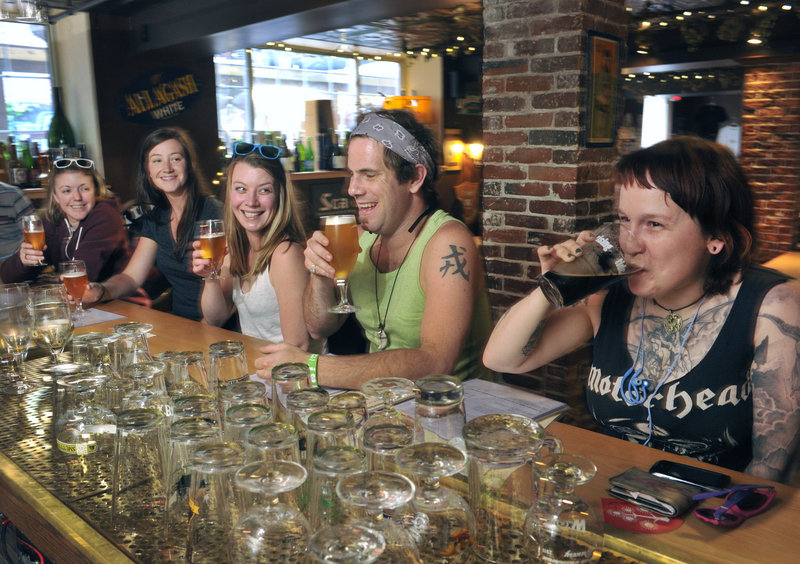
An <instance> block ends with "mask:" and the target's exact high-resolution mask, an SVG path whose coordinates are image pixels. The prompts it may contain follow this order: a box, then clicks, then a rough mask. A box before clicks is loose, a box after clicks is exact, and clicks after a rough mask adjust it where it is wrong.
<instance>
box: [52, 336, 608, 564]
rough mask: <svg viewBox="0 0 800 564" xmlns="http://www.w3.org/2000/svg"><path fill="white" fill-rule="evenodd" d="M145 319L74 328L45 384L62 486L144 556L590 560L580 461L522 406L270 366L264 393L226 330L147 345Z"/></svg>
mask: <svg viewBox="0 0 800 564" xmlns="http://www.w3.org/2000/svg"><path fill="white" fill-rule="evenodd" d="M151 333H152V326H150V325H148V324H146V323H121V324H118V325H117V326H115V327H114V329H113V332H112V333H87V334H83V335H80V336H78V337H76V338H75V339H74V341H73V363H72V366H73V370H72V371H73V372H75V373H73V374H63V375H59V377H54V378H53V384H52V386H53V393H54V415H53V422H54V434H53V435H54V439H55V444H54V452H55V455H54V456H55V457H56V459H57V460H58V463H59V464H61V465H62V467H63V468H64V469H66V472H65V475H66V476H67V478H66V480H65V484H64V488H65V489H66V490H67V491H68V492H69V496H68V497H69V498H70V499H74V500H86V499H94V498H96V499H98V500H100V501H101V502H102V503H101V506H102V507H104V508H105V509H104V511H107V513H106V514H105V517H103V522H104V523H111V525H112V529H113V531H114V532H115V534H116V535H117V536H118V538H120V539H124V542H123V544H125V545H127V546H128V547H130V549H131V550H132V551H133V552H134V553H135V554H136V555H137V556H138V557H140V558H142V559H144V560H145V561H191V562H246V563H247V562H254V563H255V562H279V561H288V562H304V561H306V559H309V558H311V559H316V560H318V561H323V562H372V561H378V562H426V563H427V562H441V563H445V562H447V563H450V562H472V561H486V562H511V561H522V562H525V561H531V562H554V561H562V562H589V561H591V560H592V559H593V558H596V557H597V554H598V551H597V549H598V547H602V529H598V526H597V520H596V519H594V517H593V516H592V514H591V511H590V510H589V509H588V506H587V505H586V504H585V503H582V502H580V500H579V499H578V498H576V497H575V496H574V493H573V492H572V488H574V485H575V484H576V483H583V482H584V481H587V480H588V479H590V478H591V477H592V475H593V473H594V471H595V470H594V468H593V465H591V463H590V462H588V461H585V460H583V459H580V457H574V456H572V457H571V456H569V455H565V454H560V451H561V444H560V442H559V441H558V439H557V438H555V437H553V436H551V435H548V434H547V433H546V432H545V431H544V429H542V428H541V427H540V426H539V425H538V424H537V423H536V422H535V421H533V420H531V419H528V418H525V417H521V416H516V415H488V416H483V417H478V418H474V419H472V420H469V421H467V418H466V413H465V407H464V392H463V387H462V385H461V383H460V382H459V381H458V380H457V379H455V378H453V377H450V376H430V377H427V378H423V379H421V380H419V381H418V382H416V383H412V382H411V381H409V380H406V379H403V378H375V379H373V380H371V381H370V382H368V383H366V384H365V385H364V386H363V387H362V389H361V390H360V391H345V392H339V393H331V392H329V391H327V390H325V389H321V388H316V387H313V386H311V384H310V381H309V374H308V367H307V366H306V365H304V364H285V365H281V366H278V367H276V368H275V369H274V371H273V373H272V379H271V382H270V385H269V388H270V390H269V392H270V393H267V392H268V390H267V386H266V385H265V383H264V382H262V381H256V380H251V379H250V378H249V375H248V374H247V362H246V359H245V357H244V350H243V346H242V344H241V343H239V342H236V341H224V342H220V343H215V344H213V345H211V346H210V347H209V350H208V355H207V356H206V353H205V352H203V351H166V352H163V353H160V354H157V355H152V354H151V353H150V349H149V345H148V335H149V334H151ZM206 358H208V361H206ZM75 367H80V368H75ZM409 395H412V396H413V397H414V398H415V401H414V407H413V411H411V410H407V411H408V413H406V412H404V411H401V410H398V409H397V408H396V407H395V406H394V404H395V403H396V402H397V401H398V400H399V399H400V398H405V397H408V396H409ZM368 406H377V407H376V408H373V409H369V407H368ZM412 414H413V415H412ZM476 523H477V524H478V526H476Z"/></svg>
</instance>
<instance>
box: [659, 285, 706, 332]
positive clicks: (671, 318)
mask: <svg viewBox="0 0 800 564" xmlns="http://www.w3.org/2000/svg"><path fill="white" fill-rule="evenodd" d="M705 297H706V294H705V292H703V295H702V296H700V297H699V298H697V299H696V300H695V301H693V302H692V303H690V304H687V305H685V306H683V307H677V308H675V309H670V308H668V307H664V306H662V305H661V304H660V303H658V302H657V301H656V299H655V298H653V303H654V304H656V305H657V306H658V307H660V308H661V309H663V310H664V311H666V312H668V313H667V315H665V316H664V321H662V325H663V326H664V330H665V331H666V332H667V333H669V334H674V333H677V332H678V331H680V330H681V327H682V326H683V319H682V318H681V316H680V315H678V314H677V313H675V312H676V311H681V310H682V309H686V308H687V307H691V306H693V305H694V304H696V303H697V302H699V301H700V300H702V299H703V298H705Z"/></svg>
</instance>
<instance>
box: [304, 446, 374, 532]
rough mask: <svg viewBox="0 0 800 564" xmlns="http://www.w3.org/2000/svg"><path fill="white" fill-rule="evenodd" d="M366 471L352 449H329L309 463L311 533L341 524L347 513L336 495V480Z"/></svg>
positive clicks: (358, 453)
mask: <svg viewBox="0 0 800 564" xmlns="http://www.w3.org/2000/svg"><path fill="white" fill-rule="evenodd" d="M365 468H366V457H365V456H364V452H363V451H362V450H360V449H357V448H353V447H329V448H326V449H323V450H321V451H320V452H318V453H317V455H316V456H315V457H314V459H313V463H312V469H311V499H310V500H309V507H308V521H309V523H311V527H312V528H313V530H315V531H316V530H318V529H319V528H321V527H325V526H328V525H340V524H342V523H344V522H345V521H346V520H347V518H348V516H349V513H348V511H347V509H346V508H345V506H344V504H343V503H342V501H341V499H340V498H339V496H338V495H337V494H336V484H337V483H338V482H339V479H340V478H342V477H344V476H347V475H348V474H351V473H352V472H359V471H361V470H364V469H365Z"/></svg>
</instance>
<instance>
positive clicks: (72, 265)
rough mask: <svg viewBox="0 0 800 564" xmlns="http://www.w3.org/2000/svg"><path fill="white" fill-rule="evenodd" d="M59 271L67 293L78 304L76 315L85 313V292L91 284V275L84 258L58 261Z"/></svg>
mask: <svg viewBox="0 0 800 564" xmlns="http://www.w3.org/2000/svg"><path fill="white" fill-rule="evenodd" d="M58 272H59V274H61V280H62V281H63V282H64V287H65V288H66V289H67V293H68V294H69V295H70V297H72V299H73V300H75V302H76V303H77V304H78V305H76V306H75V316H76V317H80V316H81V315H83V313H84V310H83V293H84V292H85V291H86V287H87V286H88V285H89V275H88V274H87V273H86V263H84V262H83V261H82V260H68V261H65V262H60V263H58Z"/></svg>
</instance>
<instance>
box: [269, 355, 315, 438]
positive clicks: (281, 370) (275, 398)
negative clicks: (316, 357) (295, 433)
mask: <svg viewBox="0 0 800 564" xmlns="http://www.w3.org/2000/svg"><path fill="white" fill-rule="evenodd" d="M309 387H311V382H310V381H309V372H308V365H306V364H301V363H299V362H287V363H284V364H279V365H277V366H276V367H275V368H273V369H272V413H273V417H274V419H275V421H279V422H281V423H289V424H291V423H292V418H291V416H290V415H289V412H288V411H287V410H286V396H287V395H288V394H289V392H293V391H295V390H300V389H302V388H309Z"/></svg>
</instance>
